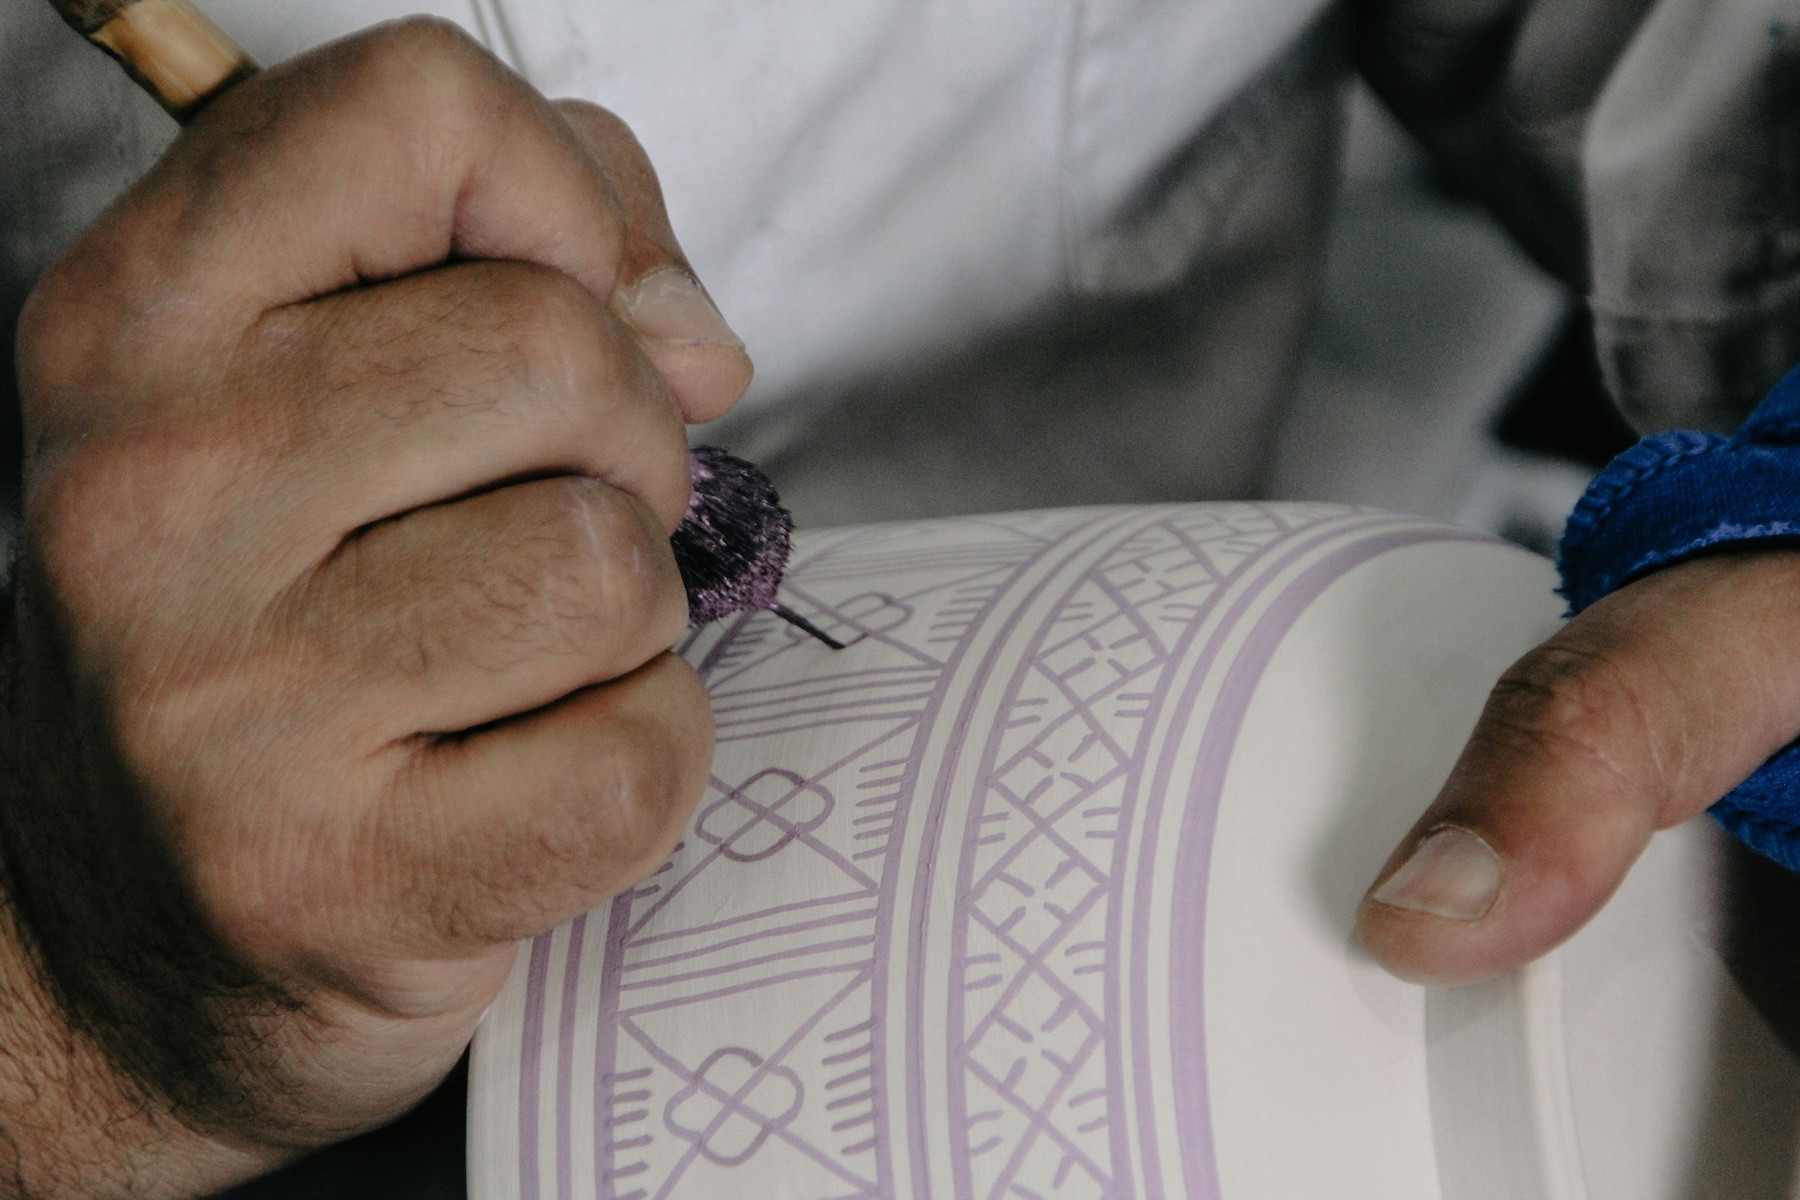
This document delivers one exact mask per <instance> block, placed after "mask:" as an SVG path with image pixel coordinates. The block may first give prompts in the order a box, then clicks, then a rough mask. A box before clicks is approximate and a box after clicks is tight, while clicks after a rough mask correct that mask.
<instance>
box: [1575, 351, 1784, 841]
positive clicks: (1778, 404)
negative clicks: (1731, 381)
mask: <svg viewBox="0 0 1800 1200" xmlns="http://www.w3.org/2000/svg"><path fill="white" fill-rule="evenodd" d="M1781 538H1800V370H1795V371H1793V372H1791V373H1790V374H1789V375H1788V376H1787V378H1785V379H1783V380H1782V381H1781V382H1780V383H1778V384H1776V385H1775V390H1774V391H1772V392H1770V393H1769V394H1768V396H1767V397H1765V398H1764V399H1763V402H1762V403H1761V404H1760V405H1758V406H1757V408H1756V411H1755V412H1753V413H1751V414H1750V419H1749V420H1748V421H1745V422H1744V424H1743V427H1742V428H1740V429H1739V430H1738V431H1737V433H1735V434H1733V435H1732V436H1731V437H1720V436H1719V435H1718V434H1711V433H1688V432H1676V433H1658V434H1652V435H1651V436H1649V437H1647V438H1645V439H1644V440H1643V441H1641V442H1639V443H1638V444H1637V445H1635V446H1633V447H1632V448H1631V449H1629V450H1627V451H1626V452H1625V453H1623V454H1621V455H1619V457H1617V458H1615V459H1613V461H1612V462H1611V463H1610V464H1608V466H1607V468H1606V469H1605V470H1604V471H1602V472H1601V473H1600V474H1599V476H1598V477H1597V478H1595V480H1594V482H1593V483H1592V484H1590V485H1589V486H1588V490H1587V494H1586V495H1584V496H1583V497H1582V498H1581V503H1579V504H1577V505H1576V506H1575V511H1574V513H1573V514H1571V515H1570V517H1569V524H1568V528H1567V529H1566V530H1564V532H1563V540H1562V554H1561V562H1559V563H1558V564H1557V565H1558V568H1559V569H1560V570H1561V572H1562V588H1561V591H1562V594H1563V596H1564V597H1566V598H1567V599H1568V601H1569V613H1570V615H1571V616H1573V615H1574V614H1575V613H1578V612H1580V611H1581V610H1582V609H1584V608H1586V607H1587V606H1588V605H1590V604H1592V603H1594V602H1595V601H1596V600H1598V599H1600V598H1601V597H1602V596H1604V595H1606V594H1607V593H1608V592H1611V591H1614V590H1616V589H1618V588H1620V587H1622V586H1624V585H1625V584H1627V583H1630V582H1631V581H1632V580H1633V579H1637V578H1639V577H1640V576H1643V575H1647V574H1649V573H1650V572H1651V571H1655V570H1657V569H1659V568H1661V567H1666V566H1669V565H1671V564H1672V563H1676V562H1680V561H1681V560H1682V559H1685V558H1690V557H1692V556H1694V555H1695V554H1699V553H1701V552H1703V551H1706V550H1710V549H1713V548H1715V547H1723V546H1728V545H1733V544H1736V543H1739V542H1749V541H1760V540H1768V539H1781ZM1712 814H1713V816H1714V817H1716V818H1717V819H1718V821H1719V823H1720V824H1721V825H1723V826H1724V827H1725V828H1726V829H1728V830H1730V831H1731V832H1732V833H1734V834H1736V835H1737V836H1738V837H1739V838H1740V839H1742V840H1743V841H1744V843H1745V844H1746V845H1748V846H1750V848H1751V849H1753V850H1756V851H1758V852H1760V853H1762V854H1765V855H1767V856H1768V857H1770V858H1772V859H1774V860H1775V861H1776V862H1778V863H1781V864H1782V865H1783V866H1785V867H1787V868H1788V869H1790V870H1794V871H1800V742H1795V743H1793V744H1790V745H1789V746H1787V747H1786V748H1785V749H1783V750H1781V751H1780V752H1779V753H1777V754H1776V755H1775V757H1773V758H1771V759H1770V760H1769V761H1768V762H1766V763H1764V764H1763V765H1762V766H1761V767H1759V768H1758V769H1757V771H1756V773H1755V774H1753V775H1751V776H1750V778H1748V779H1746V780H1745V781H1744V782H1743V783H1741V784H1739V785H1738V786H1737V788H1736V789H1735V790H1733V791H1732V792H1731V793H1730V794H1729V795H1727V796H1726V797H1725V798H1724V799H1723V800H1721V801H1719V802H1718V803H1717V804H1715V805H1714V806H1713V808H1712Z"/></svg>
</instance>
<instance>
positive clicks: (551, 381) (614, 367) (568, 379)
mask: <svg viewBox="0 0 1800 1200" xmlns="http://www.w3.org/2000/svg"><path fill="white" fill-rule="evenodd" d="M487 299H488V303H489V305H490V306H491V307H490V310H489V311H490V314H491V315H490V319H491V320H492V321H493V323H494V326H495V331H496V333H497V334H498V338H499V340H500V342H501V344H502V345H503V346H504V348H505V351H504V352H505V355H506V357H507V358H508V359H509V360H510V361H511V362H512V364H513V367H514V371H515V373H516V374H518V375H519V376H520V377H521V382H522V383H524V384H525V386H526V390H527V391H528V393H529V394H531V395H532V396H533V397H534V398H541V397H554V398H557V399H560V400H562V401H563V402H565V403H577V402H581V401H586V400H589V399H591V398H592V397H594V396H596V395H607V394H610V393H612V392H613V391H615V390H616V389H618V388H619V387H620V386H622V385H623V384H624V383H625V382H626V378H627V370H628V368H627V363H628V359H627V357H626V355H625V353H624V350H625V347H624V346H623V345H622V344H621V343H620V342H619V340H618V339H617V337H616V335H615V334H614V333H613V330H612V328H611V323H610V322H609V321H608V320H607V318H606V314H605V312H604V310H603V309H602V308H601V307H600V305H599V303H598V302H597V301H596V300H595V299H594V298H593V297H592V296H591V295H589V294H588V293H587V291H586V290H585V289H583V288H582V287H581V285H580V284H578V283H576V282H575V281H574V280H573V279H570V278H569V277H568V276H567V275H564V274H562V273H561V272H559V271H552V270H549V269H547V268H543V267H537V268H518V269H514V270H509V271H501V272H496V274H495V278H494V280H493V288H492V291H491V292H490V294H489V296H488V298H487Z"/></svg>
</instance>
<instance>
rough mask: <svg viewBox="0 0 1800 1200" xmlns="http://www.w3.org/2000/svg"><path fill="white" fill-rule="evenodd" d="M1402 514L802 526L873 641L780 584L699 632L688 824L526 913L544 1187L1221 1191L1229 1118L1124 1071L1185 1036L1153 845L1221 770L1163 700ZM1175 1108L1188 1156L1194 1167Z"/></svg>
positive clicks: (528, 1147)
mask: <svg viewBox="0 0 1800 1200" xmlns="http://www.w3.org/2000/svg"><path fill="white" fill-rule="evenodd" d="M1400 521H1401V519H1398V518H1391V517H1386V516H1383V515H1378V514H1371V513H1366V512H1359V511H1356V510H1346V509H1342V508H1337V507H1329V506H1304V505H1282V506H1278V507H1275V506H1264V505H1255V504H1237V505H1205V506H1201V505H1193V506H1181V505H1172V506H1166V507H1162V508H1139V509H1085V510H1068V511H1062V512H1051V513H1027V514H1015V515H1012V516H1003V517H993V518H980V519H962V520H956V521H950V522H932V523H923V524H920V525H912V526H884V527H870V528H865V529H857V530H846V531H840V532H836V533H825V534H817V535H812V536H810V537H808V538H806V539H804V540H803V542H802V546H803V552H802V554H801V555H800V556H799V557H798V558H797V560H796V562H795V564H794V566H793V569H792V571H791V573H790V576H789V579H788V581H787V583H786V584H785V585H784V588H783V596H784V600H785V601H786V602H787V603H789V604H791V605H793V606H795V607H797V608H799V609H801V610H802V611H803V612H805V613H806V615H807V616H808V617H809V618H811V619H812V620H814V621H815V622H816V623H818V624H819V625H821V626H822V627H824V628H825V629H827V631H829V632H831V633H832V634H833V635H834V636H835V637H837V638H838V639H839V640H841V641H844V642H846V643H847V644H848V648H847V649H846V650H844V651H842V652H840V653H837V654H832V653H830V652H826V651H823V650H821V648H820V647H819V646H818V645H817V644H816V643H814V642H813V641H811V640H810V639H808V638H806V637H805V636H804V635H801V634H799V633H797V632H795V631H793V630H791V629H790V628H789V627H788V626H786V625H785V624H783V623H781V622H779V621H777V620H775V619H774V618H772V617H769V616H767V615H766V614H759V615H753V616H748V617H740V618H736V619H734V620H731V621H728V622H724V623H721V624H720V625H719V626H715V627H712V628H709V629H707V630H703V631H700V632H699V633H698V634H696V635H694V636H692V637H691V638H690V639H689V641H688V643H686V644H685V645H684V646H683V647H681V651H682V653H683V654H684V655H685V656H687V657H688V659H689V660H690V661H691V662H693V663H694V664H695V666H696V668H697V669H698V670H699V672H700V674H701V676H702V678H703V679H704V680H705V682H706V685H707V689H708V692H709V695H710V696H711V697H712V701H713V705H714V712H715V716H716V720H717V726H718V745H719V752H718V755H717V758H716V760H715V764H714V772H713V778H712V779H711V781H710V783H709V786H708V788H707V792H706V795H705V796H704V797H703V798H702V800H701V801H700V805H699V808H698V810H697V812H696V816H695V819H694V822H693V824H692V826H691V827H690V829H689V831H688V834H687V836H686V838H685V840H684V841H683V843H682V845H681V846H680V847H678V849H677V851H676V852H675V854H674V855H673V856H672V858H671V859H670V861H669V862H668V863H667V864H666V865H665V866H664V867H663V869H662V870H661V871H659V872H658V873H657V874H656V875H654V876H652V877H651V878H650V879H648V880H646V881H645V882H644V883H643V884H641V885H640V886H638V887H637V888H635V889H633V890H632V891H630V892H628V893H626V894H624V895H621V896H619V897H618V898H617V899H615V900H614V901H613V902H612V903H611V904H610V905H609V906H607V907H605V908H602V909H600V910H597V911H596V912H595V913H592V914H590V915H589V917H588V918H587V919H585V920H584V921H581V922H577V923H575V924H574V925H572V926H569V927H565V928H564V929H563V930H559V931H556V932H555V933H553V934H547V935H544V937H542V938H539V939H537V940H536V942H534V944H533V946H532V950H531V955H530V964H529V969H528V970H527V971H525V973H524V975H523V978H524V980H525V982H524V984H523V986H524V989H525V998H524V1002H523V1004H524V1019H523V1022H522V1032H521V1034H520V1039H521V1040H520V1052H519V1061H520V1064H521V1066H520V1069H519V1071H520V1073H519V1078H518V1094H519V1102H518V1110H517V1115H518V1133H519V1140H520V1144H521V1146H522V1147H523V1149H522V1151H521V1154H520V1158H519V1187H518V1192H519V1194H520V1195H521V1196H523V1197H525V1198H526V1200H538V1198H540V1197H549V1196H556V1197H557V1198H558V1200H563V1198H565V1197H566V1198H580V1200H585V1198H586V1197H589V1196H593V1197H603V1198H606V1200H690V1198H695V1197H707V1198H709V1200H710V1197H713V1196H719V1195H757V1196H770V1197H783V1198H792V1200H799V1198H806V1200H812V1198H818V1200H826V1198H833V1200H836V1198H850V1197H859V1198H860V1197H867V1198H870V1200H874V1198H877V1197H880V1198H885V1200H1099V1198H1102V1197H1105V1198H1115V1200H1123V1198H1127V1197H1145V1198H1146V1200H1148V1198H1150V1197H1160V1196H1170V1197H1173V1196H1176V1195H1190V1196H1194V1197H1196V1200H1199V1198H1200V1197H1202V1196H1204V1195H1206V1194H1208V1192H1207V1190H1206V1189H1207V1186H1209V1185H1206V1184H1204V1180H1205V1179H1207V1178H1209V1177H1210V1174H1209V1173H1210V1170H1211V1167H1210V1158H1209V1157H1208V1156H1209V1155H1210V1150H1209V1149H1207V1148H1206V1147H1209V1146H1210V1142H1209V1141H1208V1140H1207V1137H1208V1136H1209V1135H1204V1134H1202V1136H1200V1137H1199V1139H1198V1140H1197V1141H1196V1140H1195V1139H1194V1138H1193V1137H1192V1136H1190V1134H1189V1133H1187V1132H1184V1131H1181V1130H1174V1129H1162V1130H1161V1132H1158V1126H1159V1123H1166V1122H1168V1121H1169V1120H1170V1117H1169V1116H1168V1114H1167V1113H1166V1112H1163V1113H1161V1114H1160V1115H1159V1114H1158V1113H1155V1112H1152V1111H1150V1110H1146V1109H1145V1108H1144V1107H1143V1105H1142V1104H1141V1103H1136V1107H1134V1101H1133V1099H1132V1098H1133V1097H1134V1096H1138V1095H1140V1094H1141V1093H1142V1089H1143V1088H1144V1087H1145V1086H1147V1085H1146V1084H1145V1083H1144V1080H1145V1079H1147V1078H1148V1075H1149V1071H1150V1067H1149V1065H1148V1060H1147V1058H1146V1053H1147V1051H1146V1049H1145V1047H1146V1046H1149V1045H1151V1044H1152V1042H1154V1041H1155V1039H1156V1038H1158V1037H1165V1036H1166V1030H1165V1032H1164V1033H1152V1034H1151V1035H1149V1036H1150V1038H1151V1041H1148V1042H1147V1041H1145V1040H1144V1036H1143V1035H1142V1034H1141V1028H1140V1033H1139V1034H1137V1035H1131V1034H1130V1033H1129V1030H1128V1026H1130V1023H1131V1021H1132V1020H1137V1021H1138V1022H1139V1024H1140V1027H1141V1026H1142V1022H1143V1021H1145V1020H1148V1019H1150V1018H1148V1017H1145V1016H1144V1013H1146V1012H1148V1011H1149V1010H1148V1009H1145V1007H1144V1005H1145V993H1144V987H1143V977H1144V969H1145V968H1144V964H1143V959H1142V956H1143V953H1144V951H1143V950H1142V948H1141V946H1142V941H1141V938H1140V939H1139V940H1138V941H1136V942H1134V941H1132V937H1134V936H1136V935H1133V934H1130V933H1129V931H1130V930H1132V929H1143V928H1148V925H1147V924H1146V917H1145V911H1146V908H1145V906H1146V905H1153V904H1154V896H1153V894H1152V893H1147V892H1146V891H1145V890H1144V888H1143V887H1141V886H1139V885H1138V884H1136V883H1134V882H1133V881H1134V880H1136V879H1138V878H1139V876H1138V875H1135V874H1134V872H1141V871H1142V869H1143V866H1142V864H1143V862H1144V861H1145V860H1146V856H1154V855H1156V854H1161V855H1162V856H1163V858H1164V859H1167V858H1168V852H1169V849H1168V847H1167V846H1165V847H1163V848H1162V849H1160V850H1159V848H1158V846H1157V836H1158V835H1157V831H1158V830H1161V831H1162V836H1163V837H1164V838H1165V840H1167V839H1172V838H1174V837H1175V835H1176V833H1177V832H1178V831H1179V829H1180V828H1181V827H1182V816H1181V814H1182V812H1183V811H1184V806H1190V805H1192V804H1196V803H1198V804H1205V803H1209V801H1206V800H1204V799H1200V800H1195V799H1192V798H1190V797H1188V796H1187V795H1186V794H1185V793H1182V794H1173V793H1172V792H1171V789H1170V788H1169V787H1168V786H1167V783H1166V781H1167V780H1168V779H1169V778H1170V777H1171V776H1170V771H1171V770H1177V768H1176V767H1174V766H1172V765H1171V764H1173V763H1175V761H1176V757H1174V756H1178V755H1179V754H1181V753H1185V752H1186V751H1183V750H1182V749H1181V747H1183V746H1188V747H1190V748H1191V747H1192V746H1193V744H1194V742H1193V739H1192V738H1188V737H1185V736H1183V735H1182V734H1181V733H1180V731H1179V730H1176V732H1175V733H1173V734H1172V733H1171V730H1172V729H1174V725H1173V724H1172V722H1175V721H1176V720H1177V716H1176V714H1180V713H1187V714H1190V715H1189V716H1188V717H1184V718H1181V719H1183V720H1191V721H1194V722H1197V723H1199V724H1204V714H1205V712H1206V711H1207V709H1206V705H1207V704H1210V703H1212V701H1211V700H1208V699H1205V697H1206V696H1209V695H1211V694H1212V693H1210V692H1208V691H1207V689H1208V688H1218V687H1223V686H1224V685H1223V683H1221V682H1220V681H1221V680H1223V679H1224V677H1225V676H1226V675H1227V674H1228V671H1229V668H1230V666H1231V663H1232V661H1233V657H1232V656H1233V655H1235V654H1236V653H1237V650H1236V649H1235V647H1236V646H1237V645H1239V644H1240V642H1241V637H1242V636H1244V635H1245V633H1244V631H1245V630H1246V629H1248V628H1250V627H1251V626H1252V625H1254V624H1255V623H1256V622H1257V621H1259V620H1260V619H1261V617H1260V616H1259V614H1260V613H1262V612H1265V611H1269V610H1270V609H1271V606H1272V605H1273V604H1274V601H1275V598H1276V597H1278V596H1279V595H1281V594H1282V593H1283V589H1285V588H1287V587H1289V583H1286V582H1282V581H1283V580H1289V579H1291V578H1293V570H1294V569H1295V568H1294V564H1296V563H1305V562H1311V561H1314V560H1315V559H1316V557H1317V556H1318V555H1320V554H1323V553H1325V551H1326V550H1331V549H1332V548H1334V547H1337V548H1342V547H1346V546H1351V545H1353V544H1361V543H1367V544H1369V545H1371V546H1373V545H1374V544H1375V543H1376V541H1377V540H1378V538H1379V537H1392V536H1394V534H1393V531H1394V529H1395V528H1396V526H1397V524H1399V523H1400ZM1408 536H1410V535H1408ZM1333 552H1334V553H1335V552H1336V551H1335V550H1334V551H1333ZM1371 552H1373V551H1371ZM1309 556H1311V557H1309ZM1346 561H1349V560H1346ZM1334 569H1335V568H1334ZM1234 639H1238V640H1234ZM1196 697H1201V699H1198V700H1196ZM1184 705H1185V707H1184ZM1196 705H1198V707H1195V706H1196ZM1229 749H1230V747H1229V742H1226V743H1225V748H1224V751H1223V753H1225V754H1227V755H1228V754H1229ZM1183 761H1186V760H1183ZM1180 769H1183V770H1185V769H1189V768H1180ZM1157 780H1162V781H1165V782H1164V783H1161V784H1158V783H1156V781H1157ZM1165 798H1166V800H1167V802H1166V804H1165V802H1164V801H1165ZM1165 810H1166V812H1165ZM1171 814H1172V815H1171ZM1200 870H1201V871H1202V873H1204V859H1201V860H1200ZM1147 896H1148V897H1150V898H1149V899H1146V897H1147ZM1133 947H1138V948H1137V949H1133ZM1159 1011H1160V1010H1159ZM1134 1013H1135V1014H1137V1015H1136V1016H1135V1017H1134V1016H1133V1015H1132V1014H1134ZM1168 1016H1169V1014H1168V1013H1164V1015H1163V1017H1160V1018H1157V1019H1167V1017H1168ZM1178 1017H1179V1020H1180V1021H1182V1022H1184V1023H1185V1024H1186V1025H1188V1026H1191V1027H1198V1026H1200V1024H1201V1018H1202V1014H1200V1013H1199V1012H1197V1011H1194V1012H1185V1013H1182V1014H1178ZM1133 1037H1136V1040H1135V1041H1134V1040H1132V1038H1133ZM1158 1138H1162V1139H1163V1140H1164V1142H1165V1143H1174V1144H1179V1150H1178V1153H1179V1156H1180V1159H1179V1161H1180V1163H1182V1164H1189V1163H1193V1162H1197V1163H1199V1165H1198V1166H1192V1167H1190V1166H1187V1165H1183V1166H1181V1167H1179V1168H1177V1169H1179V1170H1181V1171H1183V1173H1184V1174H1185V1175H1186V1176H1187V1183H1188V1185H1189V1186H1188V1189H1187V1190H1186V1191H1182V1190H1181V1186H1180V1181H1179V1180H1177V1181H1173V1182H1171V1181H1169V1180H1166V1179H1161V1178H1159V1177H1158V1176H1157V1174H1156V1172H1157V1171H1158V1170H1159V1168H1158V1167H1157V1166H1156V1161H1165V1165H1166V1162H1167V1161H1174V1160H1166V1156H1165V1159H1164V1160H1158V1154H1159V1153H1160V1152H1159V1151H1157V1150H1156V1144H1157V1139H1158ZM1196 1147H1198V1149H1196ZM584 1164H587V1165H584ZM1194 1180H1201V1181H1202V1183H1201V1185H1200V1188H1201V1190H1200V1191H1198V1192H1196V1191H1194V1190H1193V1189H1194Z"/></svg>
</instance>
